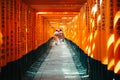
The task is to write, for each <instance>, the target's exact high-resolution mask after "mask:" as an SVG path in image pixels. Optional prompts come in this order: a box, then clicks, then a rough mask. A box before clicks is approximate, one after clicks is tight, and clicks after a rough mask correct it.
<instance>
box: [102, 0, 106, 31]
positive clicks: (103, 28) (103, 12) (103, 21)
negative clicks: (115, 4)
mask: <svg viewBox="0 0 120 80" xmlns="http://www.w3.org/2000/svg"><path fill="white" fill-rule="evenodd" d="M101 10H102V15H101V19H102V23H101V24H102V25H101V30H105V1H104V0H103V3H102V6H101Z"/></svg>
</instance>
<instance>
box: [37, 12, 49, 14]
mask: <svg viewBox="0 0 120 80" xmlns="http://www.w3.org/2000/svg"><path fill="white" fill-rule="evenodd" d="M37 14H47V12H37Z"/></svg>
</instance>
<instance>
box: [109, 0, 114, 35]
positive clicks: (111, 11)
mask: <svg viewBox="0 0 120 80" xmlns="http://www.w3.org/2000/svg"><path fill="white" fill-rule="evenodd" d="M113 20H114V18H113V0H110V26H109V32H110V33H113Z"/></svg>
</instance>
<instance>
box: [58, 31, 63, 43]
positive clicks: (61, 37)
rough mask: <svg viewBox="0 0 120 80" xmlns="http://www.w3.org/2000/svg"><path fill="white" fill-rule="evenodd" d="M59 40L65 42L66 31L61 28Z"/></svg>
mask: <svg viewBox="0 0 120 80" xmlns="http://www.w3.org/2000/svg"><path fill="white" fill-rule="evenodd" d="M58 37H59V41H60V42H64V33H63V31H62V30H61V29H60V31H59V36H58Z"/></svg>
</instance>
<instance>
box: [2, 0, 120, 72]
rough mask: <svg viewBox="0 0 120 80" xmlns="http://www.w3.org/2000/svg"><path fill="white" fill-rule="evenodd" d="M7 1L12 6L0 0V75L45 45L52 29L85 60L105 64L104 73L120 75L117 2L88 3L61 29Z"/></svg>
mask: <svg viewBox="0 0 120 80" xmlns="http://www.w3.org/2000/svg"><path fill="white" fill-rule="evenodd" d="M7 1H8V3H6V2H7ZM10 1H12V3H11V4H14V5H9V6H7V4H9V0H0V72H2V68H3V67H5V66H6V65H7V64H8V63H9V62H14V61H16V60H18V59H21V58H22V56H24V55H26V54H27V53H29V52H30V51H32V50H34V49H36V48H37V47H38V46H40V45H41V44H43V43H45V42H47V41H48V40H49V39H50V38H51V37H52V36H53V33H54V31H55V30H56V29H62V30H63V32H64V34H65V37H66V38H67V39H70V40H72V41H73V42H74V43H75V44H76V45H78V46H79V47H80V48H81V49H82V50H83V51H84V52H85V53H86V55H87V56H88V57H90V58H91V59H93V60H95V61H97V62H100V63H101V64H102V65H105V66H106V69H107V70H108V71H111V72H113V73H114V74H120V1H119V0H100V1H101V2H98V3H96V2H95V0H88V1H87V3H86V4H84V5H83V6H82V7H81V9H80V12H79V13H78V14H77V15H76V16H75V17H74V18H73V19H72V21H71V22H69V23H68V24H66V25H64V26H62V27H61V26H56V27H51V26H50V24H49V22H48V21H47V19H44V17H43V16H42V15H41V14H40V12H36V11H35V10H33V9H32V8H31V7H29V6H28V5H27V4H25V3H24V2H22V0H10ZM96 1H99V0H96ZM20 7H21V8H20ZM20 9H21V10H20ZM43 13H45V14H47V12H43ZM51 14H52V12H51Z"/></svg>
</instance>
